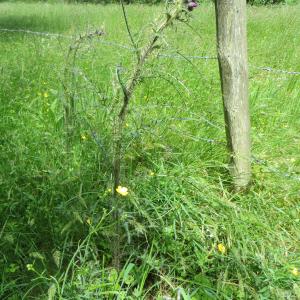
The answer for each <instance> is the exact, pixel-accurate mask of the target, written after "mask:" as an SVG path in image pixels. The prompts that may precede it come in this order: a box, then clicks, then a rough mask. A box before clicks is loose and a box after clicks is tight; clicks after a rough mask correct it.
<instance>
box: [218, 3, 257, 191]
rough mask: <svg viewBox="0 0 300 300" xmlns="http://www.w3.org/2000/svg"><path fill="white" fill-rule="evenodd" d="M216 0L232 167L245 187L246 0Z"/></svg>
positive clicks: (247, 146) (237, 181)
mask: <svg viewBox="0 0 300 300" xmlns="http://www.w3.org/2000/svg"><path fill="white" fill-rule="evenodd" d="M215 2H216V20H217V40H218V59H219V70H220V76H221V83H222V94H223V104H224V115H225V125H226V135H227V145H228V149H229V154H230V164H229V168H230V173H231V175H232V178H233V184H234V187H235V189H236V190H241V189H245V188H246V187H247V186H248V185H249V183H250V179H251V159H250V157H251V152H250V151H251V149H250V147H251V145H250V116H249V101H248V57H247V30H246V28H247V20H246V0H216V1H215Z"/></svg>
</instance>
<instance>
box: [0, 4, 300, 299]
mask: <svg viewBox="0 0 300 300" xmlns="http://www.w3.org/2000/svg"><path fill="white" fill-rule="evenodd" d="M299 9H300V7H299V6H295V7H284V8H282V7H281V8H278V9H276V10H270V9H269V8H266V7H253V8H249V24H248V33H249V56H250V63H251V68H250V72H251V73H250V74H251V90H250V98H251V113H252V125H253V127H252V138H253V149H254V159H253V167H254V180H253V181H254V182H253V187H252V188H251V190H250V191H249V193H248V194H245V195H235V194H233V193H231V192H230V189H229V182H228V181H229V180H228V177H227V174H226V146H225V136H224V130H223V125H224V123H223V114H222V104H221V101H220V99H221V95H220V86H219V79H218V78H219V75H218V66H217V63H216V61H214V60H211V61H203V60H193V59H191V60H190V62H188V61H186V60H184V59H174V58H168V57H161V58H159V59H154V58H153V59H151V60H149V61H148V63H147V68H146V71H145V73H144V76H143V81H142V83H141V86H140V88H139V89H138V90H137V91H136V93H135V96H134V99H133V103H132V106H130V116H129V120H128V122H127V123H128V124H127V126H126V129H125V133H126V134H125V137H124V149H125V155H124V158H123V159H124V161H123V163H124V166H125V167H124V168H123V170H122V178H123V180H122V184H123V185H124V186H126V187H128V189H129V195H128V196H127V197H124V198H122V208H123V211H124V213H123V215H122V219H121V225H122V234H123V235H122V241H123V244H122V245H123V249H122V250H123V251H122V254H123V256H122V269H121V270H119V271H117V270H115V269H113V268H112V267H111V260H112V243H111V241H112V239H113V236H114V224H113V219H112V215H111V203H110V202H111V191H110V190H109V189H110V188H111V174H110V173H111V160H112V157H111V137H112V131H113V127H112V126H111V121H112V118H113V112H114V110H113V109H112V106H113V105H114V104H115V102H114V99H115V89H114V88H113V87H115V86H117V82H116V79H115V75H114V74H115V70H116V66H117V65H120V64H121V67H122V73H121V74H122V78H124V80H125V79H126V78H127V76H128V74H129V73H130V72H129V71H130V68H131V66H132V59H134V57H133V55H132V52H130V51H127V50H126V49H124V48H118V47H115V46H113V45H114V43H112V44H105V43H101V38H100V40H99V39H93V40H91V41H89V42H87V43H86V44H85V45H84V46H83V47H81V48H80V50H79V52H78V60H77V63H76V65H75V69H74V71H75V72H74V74H75V75H74V78H73V79H72V80H73V81H72V84H73V86H74V91H75V92H76V93H75V96H76V97H75V98H76V123H75V124H76V125H75V126H74V128H73V134H74V136H73V138H72V141H71V142H70V143H69V144H68V143H67V142H66V136H65V128H64V122H63V109H62V102H63V100H65V99H64V93H63V87H62V82H63V76H62V75H63V70H64V66H65V63H66V62H65V55H66V53H67V51H68V47H69V45H70V43H71V42H72V40H70V39H63V38H49V37H41V36H35V35H29V34H24V33H12V32H10V33H4V32H1V33H0V40H1V49H0V66H1V67H0V79H1V89H0V99H1V106H0V115H1V122H0V132H1V135H0V199H1V202H0V249H1V251H0V275H1V283H0V298H1V299H11V300H14V299H47V298H48V299H113V298H114V297H115V296H116V295H117V296H118V297H119V299H136V300H140V299H151V297H153V298H155V299H164V298H165V297H166V296H169V297H175V296H176V294H177V293H180V294H181V296H182V298H183V299H194V300H198V299H259V298H260V299H297V298H299V293H300V292H299V286H300V283H299V276H298V275H297V272H296V271H297V270H298V269H299V268H300V261H299V257H300V255H299V254H300V249H299V243H298V241H299V223H300V220H299V212H300V206H299V201H298V200H299V173H300V169H299V167H300V156H299V149H298V148H299V147H298V145H299V127H300V123H299V114H300V106H299V101H298V99H299V96H300V95H299V90H300V86H299V84H300V81H299V76H298V77H297V76H288V75H285V74H273V73H266V72H264V71H261V70H257V69H255V68H254V66H267V65H269V66H273V67H275V68H278V69H280V68H281V69H290V70H299V69H300V64H299V59H298V58H297V56H296V55H295V53H299V51H300V49H299V45H300V40H299V35H298V28H299V26H300V23H299V22H300V20H299V18H298V16H299ZM0 11H1V14H0V27H1V28H10V29H15V28H26V29H28V30H33V31H51V32H60V33H63V34H66V35H73V34H74V33H78V32H86V31H87V32H89V31H90V30H94V29H99V27H102V26H103V27H104V30H105V32H106V36H105V37H104V39H107V40H108V41H112V42H118V43H121V44H124V45H128V44H129V39H128V36H127V34H126V30H125V26H124V24H123V23H121V21H120V20H122V13H121V11H120V8H119V7H118V6H116V5H108V6H105V7H102V6H97V7H95V6H93V5H84V6H83V5H64V4H60V5H47V4H22V3H17V4H9V3H2V4H1V5H0ZM159 11H160V7H145V6H131V7H129V8H128V16H129V22H130V25H131V26H132V29H133V35H134V37H135V38H138V37H139V38H140V39H143V37H144V36H143V35H139V30H140V29H141V28H143V27H144V26H145V24H149V23H150V22H151V21H152V20H153V16H156V15H157V13H158V12H159ZM86 24H89V28H87V25H86ZM116 24H117V25H116ZM287 24H289V26H287ZM191 26H192V27H193V28H195V33H192V32H191V29H190V28H188V27H182V26H179V27H178V28H177V29H176V32H173V31H170V32H168V34H167V36H166V37H165V41H166V42H167V43H165V44H163V45H162V51H163V52H164V53H168V54H170V53H174V52H175V50H178V51H180V53H182V54H184V55H185V56H186V55H199V54H203V55H207V54H209V55H212V56H214V55H215V27H214V11H213V8H212V7H211V6H203V7H202V8H201V9H199V10H196V11H195V14H194V17H193V19H192V21H191ZM197 33H199V34H197ZM107 40H106V41H107ZM278 45H281V47H278ZM179 57H180V56H179ZM181 58H182V57H181ZM79 71H80V72H79ZM82 74H84V75H85V76H82ZM112 85H113V87H112ZM218 244H222V245H224V247H225V251H223V253H222V252H220V251H219V250H218ZM295 270H296V271H295Z"/></svg>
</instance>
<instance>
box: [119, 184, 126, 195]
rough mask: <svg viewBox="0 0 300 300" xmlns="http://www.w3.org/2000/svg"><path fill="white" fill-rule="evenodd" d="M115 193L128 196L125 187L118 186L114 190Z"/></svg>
mask: <svg viewBox="0 0 300 300" xmlns="http://www.w3.org/2000/svg"><path fill="white" fill-rule="evenodd" d="M116 191H117V193H118V194H120V195H122V196H127V195H128V188H127V187H125V186H120V185H119V186H118V187H117V188H116Z"/></svg>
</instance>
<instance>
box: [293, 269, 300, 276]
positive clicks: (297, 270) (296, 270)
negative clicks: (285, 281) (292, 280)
mask: <svg viewBox="0 0 300 300" xmlns="http://www.w3.org/2000/svg"><path fill="white" fill-rule="evenodd" d="M291 273H292V274H293V275H294V276H299V275H300V272H299V269H297V268H293V269H292V270H291Z"/></svg>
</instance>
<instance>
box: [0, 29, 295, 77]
mask: <svg viewBox="0 0 300 300" xmlns="http://www.w3.org/2000/svg"><path fill="white" fill-rule="evenodd" d="M0 32H4V33H5V32H7V33H10V32H11V33H12V32H15V33H25V34H32V35H37V36H44V37H48V38H65V39H74V38H75V36H72V35H66V34H60V33H51V32H40V31H32V30H26V29H8V28H0ZM97 41H98V42H100V43H101V44H104V45H108V46H113V47H118V48H122V49H126V50H129V51H132V52H135V51H136V49H134V48H132V47H130V46H128V45H124V44H120V43H118V42H115V41H109V40H107V39H98V40H97ZM158 57H159V58H171V59H178V60H186V59H191V60H194V59H195V60H197V59H199V60H201V59H203V60H217V59H218V57H217V56H210V55H204V56H200V55H179V54H178V53H175V54H174V53H161V54H159V55H158ZM249 66H250V67H252V68H254V69H257V70H261V71H266V72H270V73H278V74H280V73H281V74H287V75H300V72H298V71H289V70H282V69H275V68H273V67H269V66H255V65H252V64H250V65H249Z"/></svg>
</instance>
